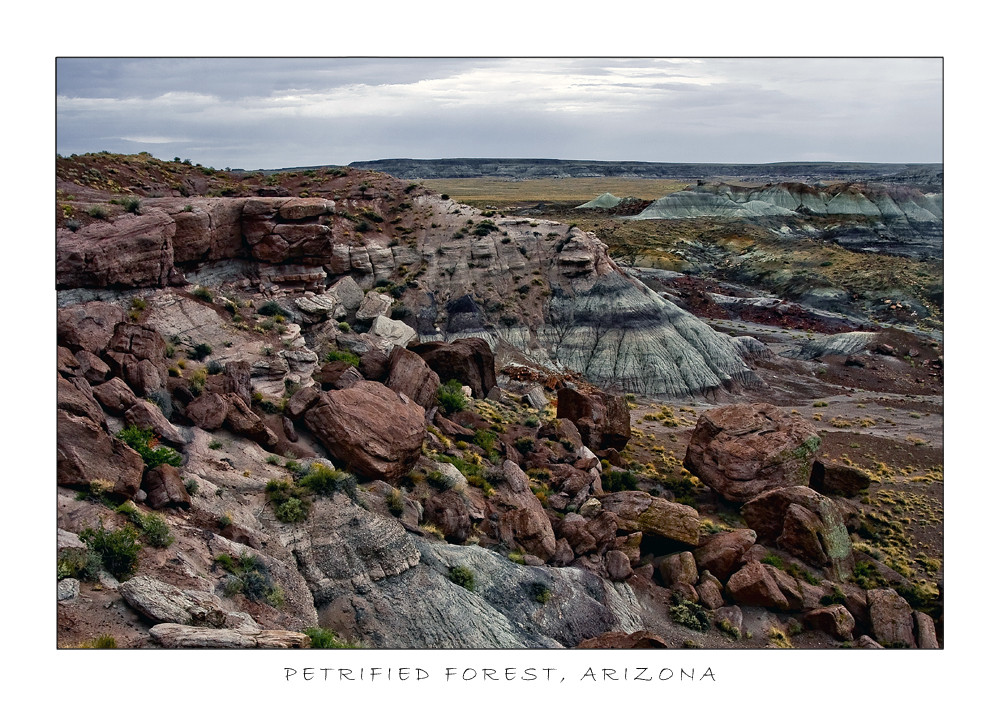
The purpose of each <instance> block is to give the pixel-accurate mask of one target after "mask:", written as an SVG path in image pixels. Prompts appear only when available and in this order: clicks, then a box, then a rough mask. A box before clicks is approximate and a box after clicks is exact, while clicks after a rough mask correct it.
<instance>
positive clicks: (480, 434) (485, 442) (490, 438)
mask: <svg viewBox="0 0 1000 705" xmlns="http://www.w3.org/2000/svg"><path fill="white" fill-rule="evenodd" d="M472 442H473V443H475V444H476V445H477V446H479V447H480V448H482V449H483V450H484V451H485V452H486V455H492V454H493V449H494V446H495V445H496V442H497V434H495V433H493V432H492V431H487V430H485V429H482V428H481V429H479V430H478V431H476V433H475V435H473V436H472Z"/></svg>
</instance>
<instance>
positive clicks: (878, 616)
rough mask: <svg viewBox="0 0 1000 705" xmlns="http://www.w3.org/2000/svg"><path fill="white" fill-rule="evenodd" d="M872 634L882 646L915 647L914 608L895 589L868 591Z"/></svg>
mask: <svg viewBox="0 0 1000 705" xmlns="http://www.w3.org/2000/svg"><path fill="white" fill-rule="evenodd" d="M868 614H869V616H870V618H871V625H872V627H871V629H872V636H873V637H874V638H875V640H876V641H877V642H878V643H880V644H882V646H903V647H908V648H911V649H912V648H915V647H916V645H917V642H916V639H914V636H913V608H912V607H910V605H909V603H907V601H906V600H904V599H903V598H902V597H900V596H899V595H898V594H897V593H896V591H895V590H892V589H884V590H883V589H879V590H869V591H868Z"/></svg>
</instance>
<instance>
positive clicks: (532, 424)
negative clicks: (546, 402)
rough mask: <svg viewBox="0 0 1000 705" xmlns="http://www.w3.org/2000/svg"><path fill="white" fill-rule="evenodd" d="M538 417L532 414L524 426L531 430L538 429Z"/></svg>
mask: <svg viewBox="0 0 1000 705" xmlns="http://www.w3.org/2000/svg"><path fill="white" fill-rule="evenodd" d="M538 423H539V422H538V417H537V416H535V415H534V414H532V415H531V416H529V417H528V418H526V419H525V420H524V425H525V426H527V427H529V428H538Z"/></svg>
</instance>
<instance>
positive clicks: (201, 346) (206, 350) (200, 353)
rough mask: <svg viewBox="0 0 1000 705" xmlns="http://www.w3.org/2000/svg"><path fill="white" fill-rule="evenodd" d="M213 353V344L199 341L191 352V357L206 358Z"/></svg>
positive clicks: (196, 358)
mask: <svg viewBox="0 0 1000 705" xmlns="http://www.w3.org/2000/svg"><path fill="white" fill-rule="evenodd" d="M211 354H212V346H211V345H209V344H208V343H198V344H197V345H195V346H194V350H193V351H192V353H191V357H193V358H194V359H195V360H204V359H205V358H206V357H208V356H209V355H211Z"/></svg>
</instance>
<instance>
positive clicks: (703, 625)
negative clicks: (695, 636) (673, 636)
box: [670, 599, 712, 632]
mask: <svg viewBox="0 0 1000 705" xmlns="http://www.w3.org/2000/svg"><path fill="white" fill-rule="evenodd" d="M670 619H672V620H673V621H675V622H677V623H678V624H680V625H681V626H682V627H687V628H688V629H693V630H695V631H697V632H706V631H708V629H709V627H711V626H712V621H711V620H710V619H709V617H708V613H707V612H706V611H705V608H704V607H702V606H701V605H699V604H696V603H694V602H689V601H688V600H684V599H680V600H678V601H677V604H675V605H672V606H671V607H670Z"/></svg>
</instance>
